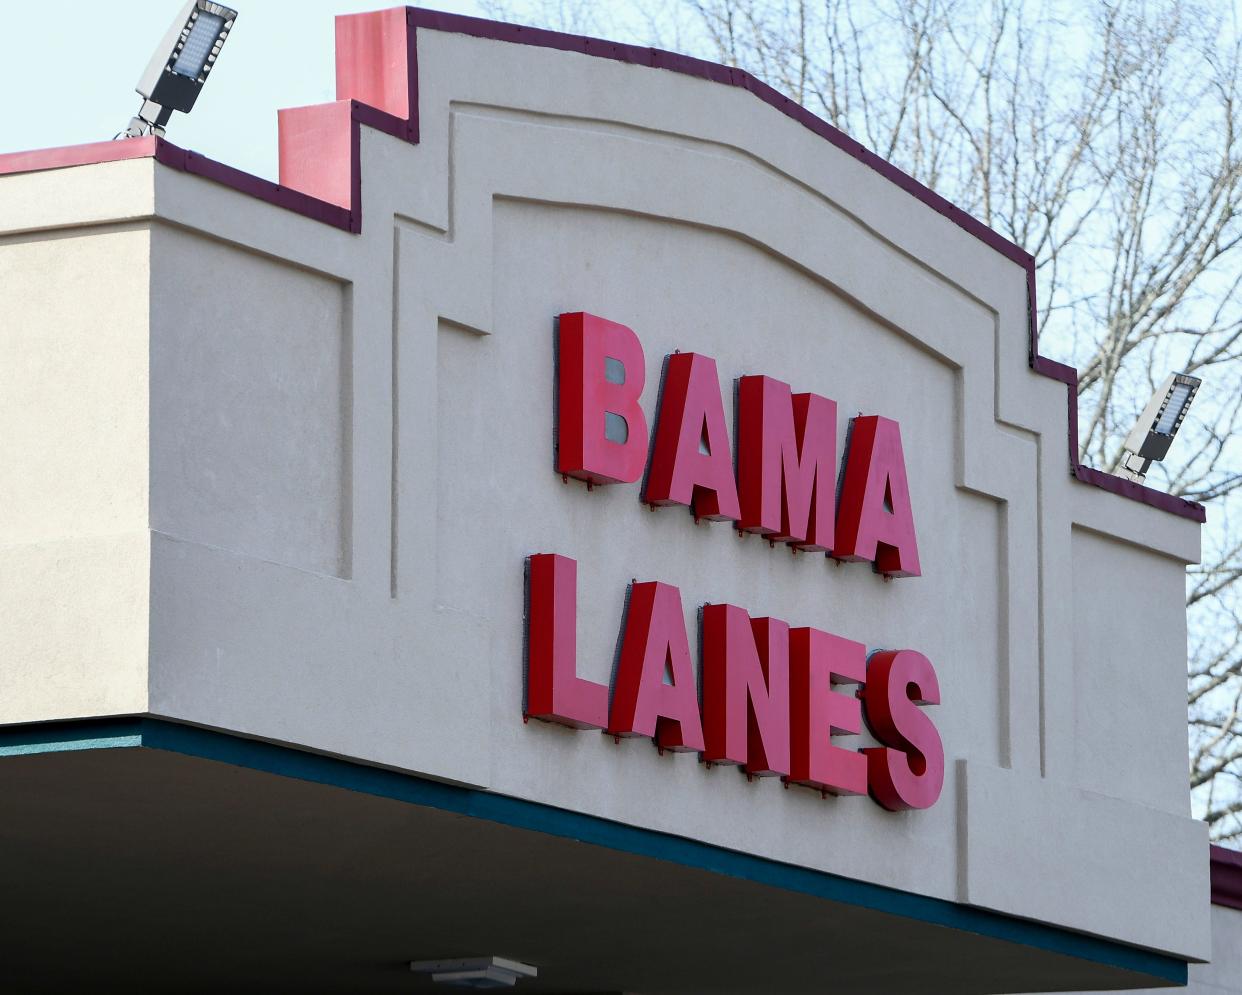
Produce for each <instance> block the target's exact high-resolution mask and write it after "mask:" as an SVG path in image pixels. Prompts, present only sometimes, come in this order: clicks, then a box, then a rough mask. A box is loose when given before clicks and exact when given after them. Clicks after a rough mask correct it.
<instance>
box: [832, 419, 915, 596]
mask: <svg viewBox="0 0 1242 995" xmlns="http://www.w3.org/2000/svg"><path fill="white" fill-rule="evenodd" d="M833 555H834V556H836V557H837V558H839V559H842V560H870V561H872V562H874V563H875V568H876V569H877V570H878V571H879V572H880V573H884V574H888V575H889V576H890V577H917V576H918V575H919V546H918V541H917V540H916V539H915V538H914V512H913V511H912V510H911V508H910V488H909V487H908V486H907V485H906V462H905V458H904V457H903V456H902V453H901V429H900V428H899V427H898V425H897V423H896V422H895V421H893V420H892V419H891V418H880V417H879V416H878V415H870V416H868V417H866V418H855V419H854V430H853V432H852V433H851V434H850V443H849V453H848V455H847V456H846V463H845V479H844V480H843V481H842V483H841V503H840V506H839V507H838V509H837V543H836V546H835V548H834V549H833Z"/></svg>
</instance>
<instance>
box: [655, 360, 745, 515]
mask: <svg viewBox="0 0 1242 995" xmlns="http://www.w3.org/2000/svg"><path fill="white" fill-rule="evenodd" d="M643 500H645V501H646V502H647V503H648V504H685V505H689V506H690V507H691V508H693V509H694V517H695V518H732V519H737V518H739V517H741V514H742V512H741V510H740V509H739V508H738V504H737V483H736V481H734V479H733V453H732V452H731V451H730V447H729V430H728V429H727V428H726V427H725V416H724V404H723V402H722V401H721V399H720V379H719V378H718V377H717V375H716V361H715V360H714V359H711V358H709V357H707V356H698V355H695V354H694V353H692V352H682V353H677V354H676V355H673V356H669V357H668V372H667V373H666V374H665V377H664V396H663V399H662V400H661V401H660V414H659V421H658V422H657V424H656V431H655V443H654V446H653V451H652V455H651V471H650V474H649V475H648V477H647V494H646V496H645V497H644V499H643Z"/></svg>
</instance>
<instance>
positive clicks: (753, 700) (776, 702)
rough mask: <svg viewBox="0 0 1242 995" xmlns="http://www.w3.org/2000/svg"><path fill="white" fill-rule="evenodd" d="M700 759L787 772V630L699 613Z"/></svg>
mask: <svg viewBox="0 0 1242 995" xmlns="http://www.w3.org/2000/svg"><path fill="white" fill-rule="evenodd" d="M703 738H704V739H705V740H706V742H707V747H706V749H705V750H704V751H703V759H704V760H710V761H712V762H715V763H735V764H744V765H745V768H746V772H747V773H748V774H788V773H789V626H788V625H786V624H785V623H784V622H782V621H780V620H779V619H775V618H757V619H753V620H752V619H751V617H750V616H749V615H747V614H746V612H745V611H743V610H742V609H741V608H735V607H734V606H733V605H706V606H704V608H703Z"/></svg>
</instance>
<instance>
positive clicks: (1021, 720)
mask: <svg viewBox="0 0 1242 995" xmlns="http://www.w3.org/2000/svg"><path fill="white" fill-rule="evenodd" d="M337 91H338V100H337V101H336V102H334V103H330V104H326V105H320V106H315V107H306V108H296V109H292V110H287V111H282V112H281V115H280V121H279V141H280V152H281V156H280V159H281V181H280V183H279V184H274V183H270V182H267V181H264V180H260V179H258V178H255V177H252V176H249V175H246V174H243V173H240V172H239V171H237V170H234V169H231V168H230V167H228V166H226V165H223V164H221V163H217V162H214V161H212V160H209V159H207V158H205V157H203V156H200V155H198V154H196V153H193V152H188V151H185V150H182V149H179V148H177V147H176V146H174V145H173V144H171V143H169V142H167V141H165V140H163V139H156V138H144V139H132V140H128V141H122V142H113V143H101V144H97V145H85V146H77V147H73V148H69V149H58V150H48V151H42V152H33V153H21V154H15V155H7V156H0V239H2V240H3V241H0V287H2V288H3V292H4V298H5V306H6V311H7V317H6V320H5V322H4V323H3V325H2V326H0V357H2V360H3V361H2V362H0V424H3V425H4V426H5V433H4V434H5V439H6V450H7V458H6V459H5V460H4V461H3V463H0V495H3V505H4V510H3V511H2V512H0V617H3V618H5V619H6V624H5V625H4V626H3V627H0V723H2V725H0V783H3V785H4V792H5V795H6V797H8V798H10V799H12V804H11V805H10V806H9V815H8V816H6V819H5V822H6V823H7V826H6V847H5V850H6V853H5V855H4V856H3V857H0V863H2V864H3V866H4V876H5V879H6V881H7V888H6V892H7V893H8V894H10V895H12V896H17V901H16V902H15V903H14V904H13V905H11V906H10V908H9V910H8V912H7V913H6V916H5V918H6V924H5V929H4V934H5V935H6V936H7V938H8V939H7V941H6V946H7V947H8V948H9V949H8V951H7V953H6V957H5V958H4V959H3V961H2V962H0V972H7V974H8V981H7V982H6V984H7V985H8V987H9V988H10V989H11V990H14V991H31V992H36V991H64V990H76V988H77V987H85V986H86V985H88V984H90V985H92V986H93V987H104V988H109V987H117V986H122V985H125V986H127V987H128V989H129V990H133V989H134V988H135V987H136V988H138V989H139V990H151V991H169V992H171V991H186V992H191V991H220V990H239V991H240V990H253V991H263V992H281V991H298V992H320V991H322V992H346V991H348V992H362V991H390V990H391V991H399V990H415V991H419V990H432V989H433V987H434V986H433V984H432V982H431V981H429V980H427V979H426V978H423V977H421V976H415V975H412V974H411V972H410V971H409V969H408V965H409V962H411V961H424V960H432V959H439V958H454V957H467V956H474V955H479V956H491V955H498V956H502V957H508V958H513V959H516V960H519V961H522V962H525V963H529V964H532V965H534V966H536V967H537V968H538V971H539V973H538V977H537V978H533V979H529V980H523V981H519V982H518V988H519V989H521V990H528V991H532V992H621V991H625V992H639V993H644V995H657V993H665V992H668V993H673V992H677V993H688V992H737V993H743V992H747V993H749V992H789V993H792V992H812V991H826V990H833V991H860V992H1033V991H1034V992H1038V991H1054V990H1056V991H1067V990H1068V991H1072V990H1082V991H1088V990H1104V989H1112V990H1117V989H1122V990H1144V989H1156V988H1164V987H1169V986H1177V985H1182V984H1186V983H1187V980H1188V978H1189V980H1190V982H1191V986H1192V988H1194V989H1196V990H1201V991H1204V992H1208V991H1213V992H1214V991H1242V980H1239V971H1240V970H1242V966H1240V965H1242V960H1240V957H1242V955H1240V954H1239V948H1242V925H1240V920H1242V911H1238V910H1239V909H1240V908H1242V885H1239V883H1238V881H1237V877H1238V874H1239V873H1242V872H1240V871H1239V867H1238V864H1237V862H1236V860H1235V859H1234V858H1233V857H1232V856H1231V855H1229V854H1227V853H1224V852H1223V851H1221V852H1216V853H1215V855H1214V856H1213V858H1212V860H1209V859H1208V854H1209V848H1208V841H1207V834H1206V829H1205V827H1204V826H1203V825H1202V824H1201V823H1199V822H1197V821H1195V820H1193V819H1192V818H1191V817H1190V812H1189V798H1188V791H1187V787H1186V773H1185V767H1186V728H1185V694H1184V693H1185V666H1184V665H1185V642H1186V627H1185V626H1186V623H1185V615H1184V601H1183V585H1184V570H1185V566H1186V564H1188V563H1192V562H1195V561H1196V560H1197V558H1198V554H1199V528H1200V523H1201V522H1202V521H1203V509H1202V508H1200V507H1198V506H1196V505H1192V504H1189V503H1187V502H1183V501H1180V500H1178V499H1174V498H1171V497H1170V496H1168V495H1165V494H1162V493H1159V492H1156V491H1154V490H1151V489H1148V488H1145V487H1142V486H1140V485H1137V484H1132V483H1129V482H1123V481H1121V480H1119V479H1117V478H1112V477H1108V476H1106V475H1104V474H1101V473H1099V472H1098V471H1094V470H1091V469H1090V468H1087V467H1082V466H1079V465H1078V463H1077V461H1076V458H1075V451H1076V401H1075V395H1074V384H1075V383H1076V376H1075V374H1074V371H1073V370H1070V369H1068V368H1067V367H1063V366H1060V365H1059V364H1056V363H1053V362H1051V361H1049V360H1047V359H1045V358H1044V357H1042V356H1041V355H1040V352H1039V348H1038V332H1037V328H1036V327H1035V322H1034V317H1033V316H1034V315H1035V313H1036V309H1035V293H1036V285H1035V280H1034V268H1033V262H1032V260H1031V259H1030V258H1029V257H1028V256H1027V255H1026V254H1025V253H1023V252H1022V250H1021V249H1019V248H1018V247H1016V246H1014V245H1011V244H1010V243H1008V242H1006V241H1005V240H1004V239H1002V238H1001V237H1000V236H998V235H996V234H995V233H994V232H991V231H990V230H988V229H986V228H984V227H983V226H982V225H980V224H979V223H978V222H976V221H974V220H973V219H971V218H969V217H968V216H966V215H965V214H963V213H962V212H960V211H959V210H957V209H956V208H954V207H953V206H952V205H950V204H948V203H947V202H945V201H943V200H942V199H940V198H938V197H936V196H935V195H934V194H933V193H931V192H930V191H928V190H926V189H924V188H922V187H920V186H919V185H918V184H917V183H915V182H914V181H913V180H911V179H909V178H908V177H905V176H904V175H903V174H901V173H900V172H898V171H897V170H896V169H895V168H894V167H892V166H890V165H889V164H887V163H885V162H883V161H882V160H880V159H878V158H877V157H876V156H874V155H873V154H872V153H870V152H868V151H867V150H865V149H863V148H862V147H860V146H859V145H858V144H857V143H855V142H853V141H852V140H851V139H849V138H848V137H847V136H844V135H842V134H840V133H839V132H836V131H834V130H833V129H832V128H830V127H829V126H827V125H825V124H824V123H823V122H820V121H818V120H817V119H815V118H814V117H812V116H811V115H809V114H808V113H807V112H806V111H805V110H803V109H801V108H799V107H797V106H796V105H794V104H793V103H792V102H790V101H788V100H787V99H785V98H783V97H781V96H780V95H779V94H776V93H775V92H774V91H771V90H770V89H768V88H767V87H765V86H764V85H762V84H760V83H758V82H757V81H756V80H754V79H753V78H751V77H749V76H748V75H746V74H745V73H742V72H740V71H738V70H734V69H729V68H726V67H721V66H714V65H711V64H708V63H703V62H699V61H697V60H692V59H688V58H685V57H681V56H675V55H671V54H669V53H664V52H657V51H652V50H647V49H637V48H632V47H627V46H620V45H611V44H608V43H603V42H597V41H594V40H589V39H581V38H574V37H571V36H566V35H559V34H554V33H550V32H542V31H535V30H531V29H520V28H515V27H512V26H508V25H502V24H496V23H492V22H487V21H479V20H475V19H471V18H464V17H457V16H450V15H444V14H439V13H435V12H430V11H424V10H417V9H406V8H398V9H395V10H390V11H381V12H377V13H374V14H366V15H356V16H349V17H342V18H338V20H337ZM1213 888H1215V892H1213ZM1213 895H1214V897H1215V901H1216V904H1213ZM1231 985H1232V986H1233V987H1230V986H1231Z"/></svg>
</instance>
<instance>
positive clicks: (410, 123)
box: [0, 7, 1207, 523]
mask: <svg viewBox="0 0 1242 995" xmlns="http://www.w3.org/2000/svg"><path fill="white" fill-rule="evenodd" d="M403 9H404V12H405V17H404V22H405V23H404V37H400V29H399V23H398V22H399V20H400V14H399V12H400V11H401V10H403ZM368 19H369V20H368ZM359 26H361V28H362V30H359ZM419 28H424V29H426V30H428V31H442V32H446V33H450V34H463V35H468V36H470V37H474V38H483V39H488V40H492V41H504V42H510V43H512V44H519V45H532V46H535V47H538V48H550V49H555V50H557V51H563V52H578V53H580V54H583V55H591V56H595V57H597V58H604V59H611V60H613V61H616V62H624V63H628V64H631V65H641V66H648V67H650V68H653V69H666V70H669V71H670V72H676V73H681V74H683V75H686V76H693V77H697V78H699V79H705V80H710V81H711V82H714V83H723V84H725V85H728V86H735V87H738V88H740V89H743V90H746V91H748V92H749V93H751V94H753V95H754V96H755V97H757V98H758V99H760V100H762V101H763V102H764V103H766V104H768V105H769V106H771V107H773V108H775V109H776V110H778V111H780V112H781V113H782V114H784V115H785V116H787V117H789V118H791V119H792V120H794V121H796V122H798V123H799V124H801V125H802V126H803V127H805V128H807V129H808V130H809V131H811V132H813V133H815V134H816V135H818V136H819V137H821V138H823V139H824V140H825V141H827V142H828V143H829V144H831V145H833V146H834V147H835V148H838V149H840V150H841V151H843V152H845V153H846V154H847V155H849V156H851V157H852V158H854V159H856V160H858V161H859V162H861V163H862V164H863V165H865V166H867V167H869V168H870V169H873V170H875V171H876V172H877V173H879V174H880V175H881V176H883V177H884V178H885V179H887V180H888V181H890V182H891V183H893V184H894V185H896V186H897V187H899V188H900V189H902V190H904V191H905V192H906V193H908V194H910V195H911V196H913V197H914V198H916V199H917V200H919V201H920V202H922V203H923V204H925V205H926V206H928V207H930V208H931V209H932V210H933V211H935V212H936V213H938V214H941V215H943V216H944V217H945V218H947V219H948V220H949V221H951V222H952V223H953V224H955V225H957V226H958V227H959V228H961V229H962V230H963V231H965V232H966V233H967V234H969V235H972V236H973V237H975V238H977V239H978V240H979V241H981V242H983V243H984V244H985V245H987V246H988V247H989V248H991V249H993V250H995V251H996V252H998V253H1000V254H1001V255H1002V256H1004V257H1005V258H1006V259H1008V260H1010V261H1011V262H1014V263H1016V264H1017V265H1019V266H1021V267H1023V269H1024V270H1025V271H1026V274H1027V325H1028V331H1029V336H1030V340H1029V348H1028V354H1027V359H1028V363H1029V365H1030V368H1031V369H1032V370H1033V371H1034V372H1035V373H1038V374H1040V375H1042V376H1046V377H1049V378H1051V379H1053V380H1056V381H1058V382H1060V383H1063V384H1065V386H1066V389H1067V392H1068V409H1069V410H1068V415H1069V417H1068V434H1069V440H1068V442H1069V444H1068V457H1069V467H1068V469H1069V473H1070V476H1071V477H1073V478H1074V479H1075V480H1077V481H1079V482H1080V483H1084V484H1089V485H1091V486H1093V487H1098V488H1100V489H1101V490H1105V491H1108V492H1110V493H1113V494H1116V495H1118V496H1120V497H1124V498H1127V499H1129V500H1132V501H1138V502H1140V503H1141V504H1146V505H1148V506H1150V507H1152V508H1156V509H1159V510H1160V511H1165V512H1168V513H1169V514H1172V515H1177V516H1179V517H1181V518H1187V519H1190V520H1191V521H1195V522H1200V523H1202V522H1204V521H1206V520H1207V512H1206V509H1205V508H1204V507H1203V505H1201V504H1197V503H1195V502H1193V501H1187V500H1186V499H1184V498H1181V497H1177V496H1175V495H1172V494H1168V493H1166V492H1164V491H1160V490H1157V489H1156V488H1154V487H1147V486H1145V485H1143V484H1138V483H1134V482H1133V481H1130V480H1125V479H1123V478H1121V477H1115V476H1113V475H1112V474H1109V473H1105V472H1104V471H1102V470H1098V469H1096V468H1094V467H1090V466H1087V465H1085V464H1083V463H1082V462H1080V460H1079V458H1078V396H1077V395H1078V373H1077V371H1076V370H1075V369H1074V368H1073V367H1070V366H1066V365H1064V364H1062V363H1058V362H1056V361H1054V360H1052V359H1049V358H1048V357H1046V356H1043V355H1042V354H1041V353H1040V351H1039V317H1038V316H1039V311H1038V308H1037V304H1036V276H1035V259H1034V257H1033V256H1031V255H1030V254H1029V253H1028V252H1026V251H1025V250H1024V249H1022V248H1021V247H1020V246H1018V245H1016V244H1015V243H1013V242H1011V241H1010V240H1009V239H1007V238H1005V237H1004V236H1003V235H1001V234H1000V233H999V232H996V231H994V230H993V229H992V228H989V227H988V226H987V225H985V224H984V223H983V222H981V221H979V220H978V219H977V218H975V217H974V216H972V215H971V214H969V213H967V212H966V211H963V210H962V209H961V208H960V207H957V206H956V205H954V204H953V203H951V202H950V201H949V200H947V199H946V198H944V197H942V196H941V195H940V194H938V193H936V192H935V191H934V190H932V189H931V188H930V187H927V186H925V185H924V184H922V183H920V182H919V181H918V180H916V179H915V178H914V177H912V176H910V175H909V174H908V173H905V172H903V171H902V170H901V169H899V168H898V167H897V166H895V165H893V164H892V163H891V162H889V161H888V160H887V159H884V158H882V157H881V156H879V155H878V154H876V153H875V152H873V151H871V150H870V149H868V148H867V147H866V146H864V145H862V144H861V143H860V142H858V141H856V140H854V139H853V138H851V137H850V136H849V135H847V134H845V132H843V131H841V130H840V129H838V128H835V127H833V126H832V125H831V124H829V123H828V122H827V121H824V120H823V119H822V118H819V117H817V116H816V115H814V114H813V113H811V112H810V111H809V110H807V109H806V108H805V107H803V106H802V105H801V104H798V103H796V102H795V101H794V100H792V99H790V98H789V97H787V96H785V95H784V94H782V93H780V92H779V91H778V90H776V89H774V88H773V87H771V86H769V85H768V84H767V83H764V82H762V81H761V80H759V79H757V78H756V77H755V76H753V75H752V74H751V73H749V72H747V71H746V70H744V69H738V68H735V67H732V66H724V65H720V64H718V63H714V62H708V61H706V60H704V59H698V58H694V57H692V56H688V55H679V54H677V53H675V52H668V51H665V50H663V49H658V48H647V47H643V46H640V45H626V44H621V43H618V42H609V41H604V40H602V39H598V38H589V37H586V36H584V35H574V34H568V33H564V32H560V31H549V30H546V29H543V28H529V27H523V26H521V25H517V24H509V23H505V22H501V21H491V20H487V19H485V18H479V17H468V16H466V15H464V14H450V13H445V12H443V11H438V10H429V9H427V8H423V7H406V8H400V7H397V8H389V9H387V10H381V11H375V12H372V13H365V14H349V15H341V16H339V17H338V18H337V60H338V62H337V99H338V101H343V100H349V101H350V108H349V110H350V113H349V130H350V134H349V135H348V139H347V141H340V142H337V143H334V145H335V147H334V149H333V151H332V154H331V155H330V156H329V157H328V158H327V161H326V162H325V161H324V159H323V157H322V155H319V156H316V155H315V154H314V152H315V151H320V152H321V151H322V150H314V149H310V148H308V147H298V145H297V139H296V136H294V137H291V138H290V139H289V140H288V141H286V137H285V135H284V134H283V133H282V137H281V151H280V157H281V175H282V178H284V177H285V176H286V175H290V176H292V177H294V181H293V182H292V183H284V184H281V183H272V182H271V181H269V180H264V179H261V178H260V177H257V176H253V175H251V174H250V173H246V172H244V171H242V170H239V169H235V168H233V167H231V166H226V165H224V164H223V163H220V162H217V161H215V160H212V159H209V158H207V157H206V156H202V155H199V154H198V153H196V152H190V151H186V150H185V149H181V148H178V147H177V146H175V145H173V144H171V143H170V142H167V141H165V140H164V139H162V138H161V139H137V140H135V139H128V140H125V141H122V142H96V143H93V144H90V145H77V146H68V147H65V148H59V149H47V150H42V151H34V152H16V153H9V154H5V155H0V175H5V174H11V173H23V172H32V171H36V170H45V169H59V168H63V167H66V166H74V165H86V164H88V163H94V162H108V161H113V160H116V159H121V158H139V157H142V156H152V155H153V156H154V157H155V158H156V160H157V161H158V162H160V163H162V164H164V165H166V166H169V167H171V168H173V169H178V170H181V171H183V172H187V173H191V174H193V175H196V176H201V177H203V178H205V179H210V180H213V181H214V182H217V183H222V184H224V185H225V186H228V187H231V188H233V189H235V190H238V191H239V192H241V193H245V194H248V195H249V196H252V197H257V198H259V199H261V200H265V201H268V202H269V203H272V204H276V205H278V206H280V207H284V208H286V209H287V210H291V211H295V212H297V213H299V214H303V215H305V216H307V217H309V218H312V219H314V220H316V221H321V222H323V223H325V224H328V225H331V226H333V227H336V228H340V229H343V230H345V231H350V232H354V233H359V232H361V230H362V191H361V184H360V166H359V157H360V152H359V146H360V137H359V128H360V126H362V125H366V126H367V127H371V128H375V129H378V130H380V131H383V132H385V133H387V134H390V135H393V136H394V137H397V138H400V139H402V140H404V141H408V142H410V143H417V142H418V139H419V128H418V99H417V95H418V58H417V52H418V49H417V32H418V29H419ZM398 46H400V47H402V48H403V50H401V51H395V49H396V48H397V47H398ZM380 52H383V53H385V55H386V56H388V58H387V59H386V60H385V62H384V66H385V67H386V68H383V69H379V70H376V69H375V67H374V66H367V67H366V70H367V71H365V72H364V71H362V69H361V68H360V60H366V59H373V58H375V57H376V56H378V55H379V53H380ZM394 56H396V58H394ZM394 71H395V72H396V73H397V74H405V78H404V79H397V78H394V76H393V75H392V74H393V72H394ZM384 73H388V74H389V75H388V76H387V77H385V76H384ZM363 96H365V97H366V98H369V99H372V100H377V101H379V102H380V103H381V104H383V106H374V105H373V104H371V103H366V102H364V101H363V100H359V99H354V98H355V97H363ZM306 110H309V109H306ZM394 112H396V113H394ZM139 141H141V142H144V143H145V144H144V145H143V146H141V147H139V146H136V145H130V144H129V143H131V142H139ZM117 146H121V148H119V149H118V148H117ZM308 162H309V163H310V164H311V166H310V168H309V169H306V168H304V167H305V164H307V163H308ZM286 168H288V170H289V172H288V174H287V173H286ZM344 170H348V171H349V172H348V173H347V174H345V173H343V171H344ZM324 189H329V190H332V191H334V192H333V193H331V194H326V195H317V194H322V193H323V191H324ZM346 202H348V203H346Z"/></svg>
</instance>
